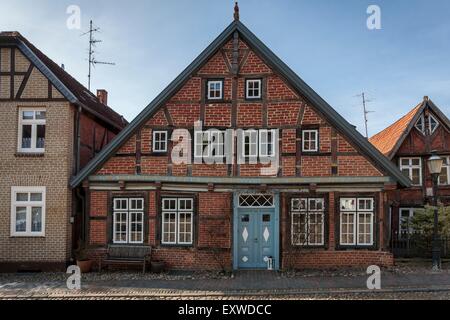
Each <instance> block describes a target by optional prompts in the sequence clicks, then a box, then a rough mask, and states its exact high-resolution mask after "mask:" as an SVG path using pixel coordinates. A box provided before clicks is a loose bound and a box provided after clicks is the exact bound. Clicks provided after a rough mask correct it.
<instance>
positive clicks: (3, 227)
mask: <svg viewBox="0 0 450 320" xmlns="http://www.w3.org/2000/svg"><path fill="white" fill-rule="evenodd" d="M99 95H100V97H101V99H102V100H99V99H98V98H97V97H96V96H95V95H93V94H92V93H90V92H89V91H88V90H87V89H86V88H84V87H83V86H82V85H81V84H80V83H78V82H77V81H76V80H75V79H74V78H72V77H71V76H70V75H69V74H67V73H66V72H65V71H64V70H63V69H62V68H60V67H59V66H58V65H57V64H55V63H54V62H53V61H51V60H50V59H49V58H48V57H47V56H45V55H44V54H43V53H42V52H41V51H39V50H38V49H37V48H36V47H35V46H33V45H32V44H31V43H30V42H28V41H27V40H26V39H25V38H24V37H23V36H21V35H20V34H19V33H18V32H1V33H0V111H1V115H2V116H1V119H0V135H1V137H2V140H1V141H2V142H1V149H2V152H1V154H0V270H18V269H22V270H35V269H55V268H58V269H59V268H62V267H64V266H65V264H66V262H67V261H68V260H69V259H70V258H71V251H72V250H71V249H72V247H73V245H74V243H75V242H76V237H78V236H79V235H78V234H77V233H79V232H80V230H79V228H78V229H77V228H76V227H73V226H72V224H71V217H73V216H74V215H75V212H76V211H77V209H76V203H77V201H76V200H75V199H76V196H75V193H74V191H73V190H72V189H71V188H69V180H70V178H71V177H72V176H73V175H74V174H76V173H77V172H78V171H79V170H80V168H82V167H83V166H85V165H86V163H87V162H89V160H90V159H92V158H93V157H94V156H95V155H96V154H97V153H98V152H99V151H100V150H101V149H102V148H103V147H104V146H105V145H106V144H108V142H109V141H111V139H112V138H113V137H114V136H115V135H116V134H117V133H119V132H120V131H121V130H122V128H123V127H124V126H125V125H126V122H125V121H124V120H123V118H122V117H121V116H120V115H118V114H117V113H116V112H114V111H113V110H112V109H110V108H109V107H107V106H106V103H107V101H106V95H107V94H106V91H104V90H102V91H99ZM102 101H103V103H102Z"/></svg>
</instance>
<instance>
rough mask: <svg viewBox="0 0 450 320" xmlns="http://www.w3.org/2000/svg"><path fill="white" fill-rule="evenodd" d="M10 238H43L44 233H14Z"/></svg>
mask: <svg viewBox="0 0 450 320" xmlns="http://www.w3.org/2000/svg"><path fill="white" fill-rule="evenodd" d="M10 238H11V239H27V238H28V239H36V238H41V239H45V235H32V234H24V235H19V234H15V235H11V236H10Z"/></svg>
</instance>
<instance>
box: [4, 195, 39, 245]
mask: <svg viewBox="0 0 450 320" xmlns="http://www.w3.org/2000/svg"><path fill="white" fill-rule="evenodd" d="M18 193H28V198H29V200H28V201H17V200H16V195H17V194H18ZM31 193H40V194H42V200H41V201H31V198H30V197H31ZM45 204H46V187H11V236H12V237H45V215H46V211H45ZM16 207H26V210H27V216H26V231H24V232H20V231H16ZM33 207H40V208H41V210H42V211H41V212H42V217H41V224H42V227H41V231H39V232H32V231H31V220H32V218H31V210H32V208H33Z"/></svg>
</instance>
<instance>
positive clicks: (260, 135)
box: [258, 129, 276, 157]
mask: <svg viewBox="0 0 450 320" xmlns="http://www.w3.org/2000/svg"><path fill="white" fill-rule="evenodd" d="M269 132H270V133H271V141H270V142H269V139H268V135H269ZM264 134H265V135H266V139H265V141H263V140H264V139H263V135H264ZM275 138H276V130H275V129H270V130H268V129H261V130H259V142H258V147H259V156H260V157H274V156H275V153H276V151H275V146H276V144H275V142H276V140H275ZM264 143H265V144H266V145H267V146H268V145H269V144H271V145H272V152H271V154H269V153H268V152H267V151H268V149H269V148H268V147H266V154H263V147H262V146H263V144H264Z"/></svg>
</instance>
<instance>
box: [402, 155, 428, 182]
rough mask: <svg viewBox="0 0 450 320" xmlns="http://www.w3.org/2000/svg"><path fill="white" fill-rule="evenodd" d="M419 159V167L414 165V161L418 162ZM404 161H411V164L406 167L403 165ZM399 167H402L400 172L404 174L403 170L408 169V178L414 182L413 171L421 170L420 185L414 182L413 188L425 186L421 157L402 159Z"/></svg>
mask: <svg viewBox="0 0 450 320" xmlns="http://www.w3.org/2000/svg"><path fill="white" fill-rule="evenodd" d="M417 159H419V165H413V164H412V161H413V160H417ZM403 160H409V164H408V165H404V164H403ZM399 167H400V171H402V172H403V169H408V171H409V173H408V177H409V179H410V180H411V181H412V177H413V175H412V172H413V169H419V170H420V173H419V175H420V176H419V178H420V183H419V184H414V182H413V184H412V185H413V186H421V185H422V184H423V176H422V158H420V157H402V158H400V159H399Z"/></svg>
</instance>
